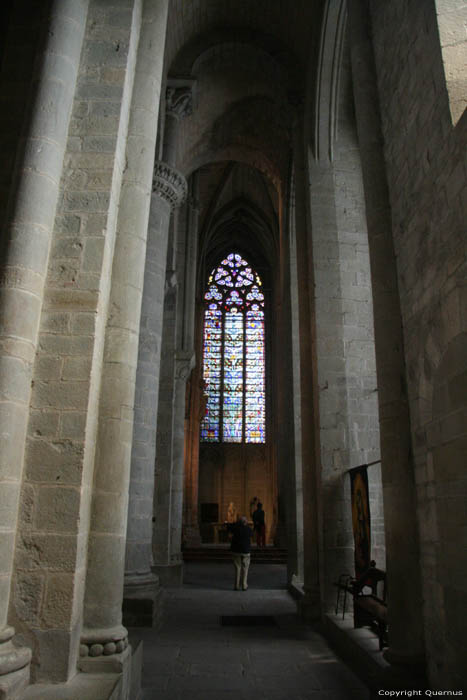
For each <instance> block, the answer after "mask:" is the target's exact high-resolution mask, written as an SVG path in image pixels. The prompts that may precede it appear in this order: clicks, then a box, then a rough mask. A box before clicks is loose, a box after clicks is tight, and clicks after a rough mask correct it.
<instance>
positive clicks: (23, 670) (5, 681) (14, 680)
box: [0, 627, 31, 700]
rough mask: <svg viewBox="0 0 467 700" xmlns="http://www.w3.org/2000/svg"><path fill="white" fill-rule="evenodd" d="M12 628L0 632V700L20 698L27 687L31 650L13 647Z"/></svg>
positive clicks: (13, 631)
mask: <svg viewBox="0 0 467 700" xmlns="http://www.w3.org/2000/svg"><path fill="white" fill-rule="evenodd" d="M14 634H15V630H14V628H13V627H6V628H5V629H3V630H2V631H1V632H0V700H16V698H20V697H21V696H22V695H23V693H24V690H25V688H27V686H28V685H29V674H30V664H31V649H29V648H28V647H20V646H15V644H14V643H13V636H14Z"/></svg>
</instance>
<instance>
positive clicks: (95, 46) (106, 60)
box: [84, 39, 128, 67]
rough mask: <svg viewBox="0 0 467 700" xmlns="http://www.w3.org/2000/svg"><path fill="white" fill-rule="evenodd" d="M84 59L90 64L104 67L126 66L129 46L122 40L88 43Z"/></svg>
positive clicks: (85, 47) (86, 43)
mask: <svg viewBox="0 0 467 700" xmlns="http://www.w3.org/2000/svg"><path fill="white" fill-rule="evenodd" d="M84 57H85V60H86V62H87V63H88V64H91V65H98V66H99V65H104V66H122V67H123V66H125V65H126V62H127V58H128V45H127V44H126V43H125V42H123V41H122V40H121V39H120V40H119V39H115V40H113V41H109V40H107V41H102V40H101V41H86V42H85V46H84Z"/></svg>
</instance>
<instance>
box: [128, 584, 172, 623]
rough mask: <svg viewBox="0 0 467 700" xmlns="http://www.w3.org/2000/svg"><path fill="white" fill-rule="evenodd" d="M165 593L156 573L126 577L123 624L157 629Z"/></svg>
mask: <svg viewBox="0 0 467 700" xmlns="http://www.w3.org/2000/svg"><path fill="white" fill-rule="evenodd" d="M162 602H163V591H162V588H161V586H160V583H159V577H158V576H157V575H156V574H154V573H151V572H149V573H147V574H144V575H142V576H137V575H135V576H126V577H125V587H124V589H123V624H124V625H125V626H126V627H157V626H158V625H159V623H160V620H161V616H162Z"/></svg>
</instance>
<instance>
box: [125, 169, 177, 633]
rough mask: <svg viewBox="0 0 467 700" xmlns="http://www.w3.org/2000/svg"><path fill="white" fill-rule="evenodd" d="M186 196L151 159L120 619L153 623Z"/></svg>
mask: <svg viewBox="0 0 467 700" xmlns="http://www.w3.org/2000/svg"><path fill="white" fill-rule="evenodd" d="M185 196H186V182H185V179H184V178H183V177H182V176H181V175H179V174H178V173H177V171H175V170H174V169H172V168H170V167H169V166H168V165H167V164H166V163H161V162H158V163H156V164H155V169H154V178H153V193H152V197H151V209H150V215H149V230H148V243H147V253H146V265H145V273H144V291H143V301H142V308H141V325H140V335H139V351H138V368H137V373H136V394H135V417H134V427H133V446H132V453H131V480H130V502H129V512H128V533H127V544H126V571H125V603H124V619H125V620H126V621H127V624H129V625H130V624H131V625H150V624H154V622H155V618H156V617H157V614H158V611H159V606H158V605H157V603H156V599H157V597H158V596H159V589H158V577H157V575H155V573H153V572H152V571H151V566H152V564H153V557H152V534H153V532H152V531H153V525H152V513H153V499H154V465H155V457H156V430H157V405H158V398H159V371H160V361H161V346H162V320H163V311H164V288H165V269H166V261H167V241H168V233H169V224H170V216H171V213H172V211H173V210H174V209H175V208H176V207H178V206H179V205H180V204H181V202H182V201H183V199H184V197H185Z"/></svg>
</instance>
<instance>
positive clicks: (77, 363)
mask: <svg viewBox="0 0 467 700" xmlns="http://www.w3.org/2000/svg"><path fill="white" fill-rule="evenodd" d="M90 373H91V358H90V357H68V358H65V360H64V362H63V370H62V379H64V380H67V379H77V380H79V381H86V380H88V379H89V376H90Z"/></svg>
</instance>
